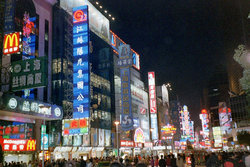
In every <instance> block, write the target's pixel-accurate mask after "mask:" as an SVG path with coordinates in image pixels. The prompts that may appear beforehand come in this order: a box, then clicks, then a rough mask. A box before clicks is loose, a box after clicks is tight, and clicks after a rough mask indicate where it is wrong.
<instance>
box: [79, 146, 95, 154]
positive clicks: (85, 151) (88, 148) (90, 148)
mask: <svg viewBox="0 0 250 167" xmlns="http://www.w3.org/2000/svg"><path fill="white" fill-rule="evenodd" d="M91 150H92V147H78V150H77V152H80V153H89V152H90V151H91Z"/></svg>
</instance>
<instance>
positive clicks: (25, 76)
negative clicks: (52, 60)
mask: <svg viewBox="0 0 250 167" xmlns="http://www.w3.org/2000/svg"><path fill="white" fill-rule="evenodd" d="M11 68H12V71H11V90H12V91H19V90H23V89H29V88H38V87H44V86H47V78H48V77H47V70H48V60H47V57H45V56H43V57H38V58H35V59H26V60H20V61H15V62H13V63H11Z"/></svg>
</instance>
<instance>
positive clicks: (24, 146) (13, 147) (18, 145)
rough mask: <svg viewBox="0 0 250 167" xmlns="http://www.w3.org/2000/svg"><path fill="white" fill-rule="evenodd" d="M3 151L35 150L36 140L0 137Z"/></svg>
mask: <svg viewBox="0 0 250 167" xmlns="http://www.w3.org/2000/svg"><path fill="white" fill-rule="evenodd" d="M0 144H1V146H2V149H3V151H35V150H36V140H34V139H30V140H27V139H0Z"/></svg>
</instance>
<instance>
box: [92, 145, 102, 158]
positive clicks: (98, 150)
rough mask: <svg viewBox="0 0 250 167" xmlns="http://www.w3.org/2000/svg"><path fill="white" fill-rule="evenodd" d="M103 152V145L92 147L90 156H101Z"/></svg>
mask: <svg viewBox="0 0 250 167" xmlns="http://www.w3.org/2000/svg"><path fill="white" fill-rule="evenodd" d="M103 153H104V147H93V149H92V157H98V158H100V157H102V156H103Z"/></svg>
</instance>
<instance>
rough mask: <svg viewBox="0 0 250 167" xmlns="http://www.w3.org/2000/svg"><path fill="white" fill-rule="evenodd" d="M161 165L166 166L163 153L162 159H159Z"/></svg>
mask: <svg viewBox="0 0 250 167" xmlns="http://www.w3.org/2000/svg"><path fill="white" fill-rule="evenodd" d="M159 166H160V167H166V161H165V159H164V158H163V155H161V159H160V160H159Z"/></svg>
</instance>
